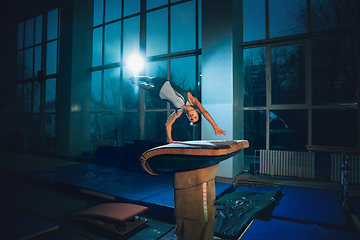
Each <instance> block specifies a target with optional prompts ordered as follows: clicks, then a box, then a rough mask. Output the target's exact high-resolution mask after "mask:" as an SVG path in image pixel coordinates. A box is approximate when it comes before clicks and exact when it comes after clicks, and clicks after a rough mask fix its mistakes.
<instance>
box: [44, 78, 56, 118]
mask: <svg viewBox="0 0 360 240" xmlns="http://www.w3.org/2000/svg"><path fill="white" fill-rule="evenodd" d="M55 106H56V78H50V79H48V80H47V81H46V90H45V112H47V113H54V112H55Z"/></svg>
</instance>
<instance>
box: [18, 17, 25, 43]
mask: <svg viewBox="0 0 360 240" xmlns="http://www.w3.org/2000/svg"><path fill="white" fill-rule="evenodd" d="M23 47H24V23H23V22H22V23H19V25H18V49H22V48H23Z"/></svg>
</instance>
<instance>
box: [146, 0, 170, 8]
mask: <svg viewBox="0 0 360 240" xmlns="http://www.w3.org/2000/svg"><path fill="white" fill-rule="evenodd" d="M167 3H168V0H147V2H146V8H147V9H151V8H156V7H159V6H162V5H165V4H167Z"/></svg>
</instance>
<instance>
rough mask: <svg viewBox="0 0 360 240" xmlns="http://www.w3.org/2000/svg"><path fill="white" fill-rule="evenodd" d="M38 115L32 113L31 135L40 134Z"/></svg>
mask: <svg viewBox="0 0 360 240" xmlns="http://www.w3.org/2000/svg"><path fill="white" fill-rule="evenodd" d="M40 134H41V132H40V115H32V135H34V136H40Z"/></svg>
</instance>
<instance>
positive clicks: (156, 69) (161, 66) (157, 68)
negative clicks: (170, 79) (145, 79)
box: [145, 60, 168, 109]
mask: <svg viewBox="0 0 360 240" xmlns="http://www.w3.org/2000/svg"><path fill="white" fill-rule="evenodd" d="M167 71H168V61H167V60H164V61H159V62H150V63H147V64H146V76H152V77H162V78H165V79H167ZM145 106H146V109H165V108H166V106H167V104H166V101H163V100H161V99H158V98H155V97H152V96H151V95H150V94H149V92H148V91H145Z"/></svg>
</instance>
